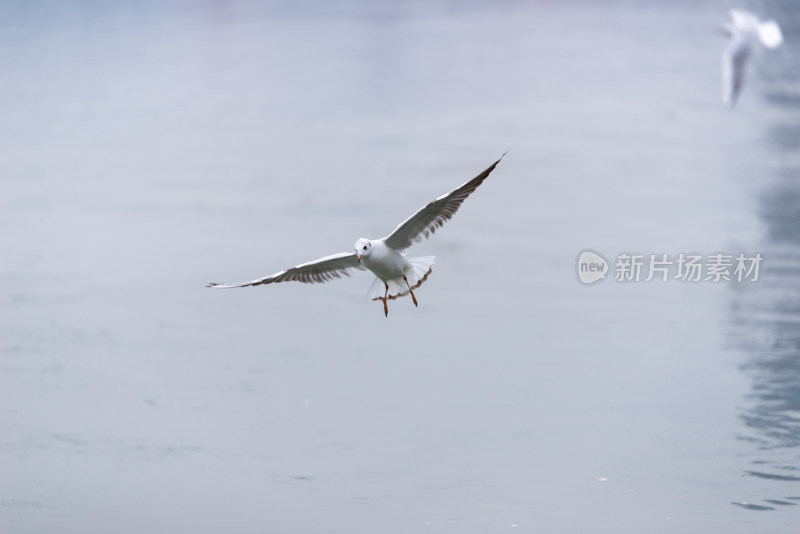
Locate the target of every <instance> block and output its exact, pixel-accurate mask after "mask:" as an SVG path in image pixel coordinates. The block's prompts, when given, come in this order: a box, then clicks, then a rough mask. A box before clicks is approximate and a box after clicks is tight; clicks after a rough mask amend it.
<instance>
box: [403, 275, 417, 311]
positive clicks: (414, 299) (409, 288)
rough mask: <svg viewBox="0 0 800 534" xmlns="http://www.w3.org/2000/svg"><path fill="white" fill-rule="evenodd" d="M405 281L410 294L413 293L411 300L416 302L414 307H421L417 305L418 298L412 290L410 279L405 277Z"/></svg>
mask: <svg viewBox="0 0 800 534" xmlns="http://www.w3.org/2000/svg"><path fill="white" fill-rule="evenodd" d="M403 280H405V281H406V287H408V292H409V293H411V300H413V301H414V306H419V304H417V297H415V296H414V291H413V290H412V289H411V285H410V284H409V283H408V278H406V275H403Z"/></svg>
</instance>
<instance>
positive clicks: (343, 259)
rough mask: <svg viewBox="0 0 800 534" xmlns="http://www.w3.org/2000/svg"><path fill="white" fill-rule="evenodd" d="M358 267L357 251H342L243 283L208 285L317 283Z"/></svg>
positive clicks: (224, 286)
mask: <svg viewBox="0 0 800 534" xmlns="http://www.w3.org/2000/svg"><path fill="white" fill-rule="evenodd" d="M353 269H356V270H360V271H363V270H364V267H362V266H361V265H360V264H359V263H358V256H356V253H355V252H340V253H339V254H332V255H331V256H325V257H324V258H320V259H318V260H314V261H309V262H307V263H301V264H300V265H296V266H294V267H290V268H289V269H286V270H284V271H281V272H278V273H275V274H271V275H269V276H265V277H264V278H259V279H258V280H253V281H251V282H244V283H241V284H215V283H211V284H208V285H207V286H206V287H217V288H229V287H248V286H258V285H261V284H274V283H277V282H303V283H304V284H316V283H322V282H329V281H331V280H333V279H334V278H341V277H342V276H350V271H351V270H353Z"/></svg>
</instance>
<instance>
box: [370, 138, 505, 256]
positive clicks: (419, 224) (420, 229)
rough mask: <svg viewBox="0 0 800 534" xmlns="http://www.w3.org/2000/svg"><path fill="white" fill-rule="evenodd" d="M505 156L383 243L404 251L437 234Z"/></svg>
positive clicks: (440, 198) (422, 212)
mask: <svg viewBox="0 0 800 534" xmlns="http://www.w3.org/2000/svg"><path fill="white" fill-rule="evenodd" d="M503 156H505V154H503ZM503 156H500V159H498V160H497V161H495V162H494V163H492V165H491V166H489V168H488V169H486V170H485V171H483V172H482V173H480V174H479V175H478V176H476V177H475V178H473V179H472V180H470V181H469V182H467V183H465V184H464V185H462V186H461V187H457V188H456V189H453V190H452V191H450V192H449V193H447V194H445V195H442V196H440V197H439V198H437V199H436V200H434V201H433V202H431V203H429V204H428V205H427V206H425V207H423V208H422V209H420V210H419V211H417V212H416V213H415V214H414V215H412V216H411V217H409V218H408V219H406V220H405V221H403V222H401V223H400V224H399V225H398V226H397V228H395V229H394V231H393V232H392V233H391V234H389V235H388V236H386V237H384V238H383V241H384V242H385V243H386V244H387V245H389V246H390V247H392V248H393V249H395V250H404V249H407V248H408V247H410V246H411V245H413V244H414V243H419V242H420V241H422V239H423V238H426V237H428V236H430V235H431V234H432V233H434V232H436V229H437V228H440V227H441V226H442V225H444V223H445V222H447V221H449V220H450V219H451V218H452V217H453V215H455V213H456V212H457V211H458V208H460V207H461V204H462V203H463V202H464V201H465V200H466V199H467V197H468V196H470V195H471V194H472V193H473V192H474V191H475V190H476V189H477V188H478V186H479V185H481V184H482V183H483V181H484V180H485V179H486V177H487V176H489V174H490V173H491V172H492V171H493V170H494V168H495V167H496V166H497V164H498V163H500V160H501V159H503Z"/></svg>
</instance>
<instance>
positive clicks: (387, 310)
mask: <svg viewBox="0 0 800 534" xmlns="http://www.w3.org/2000/svg"><path fill="white" fill-rule="evenodd" d="M383 285H385V286H386V292H385V293H384V294H383V316H384V317H389V306H388V305H387V304H386V300H387V298H388V296H389V284H387V283H386V282H384V283H383Z"/></svg>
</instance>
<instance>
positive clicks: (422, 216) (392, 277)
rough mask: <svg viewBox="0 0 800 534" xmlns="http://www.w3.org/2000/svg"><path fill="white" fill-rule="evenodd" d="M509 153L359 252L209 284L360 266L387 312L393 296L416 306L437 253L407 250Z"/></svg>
mask: <svg viewBox="0 0 800 534" xmlns="http://www.w3.org/2000/svg"><path fill="white" fill-rule="evenodd" d="M503 156H505V153H504V154H503ZM503 156H500V159H498V160H497V161H495V162H494V163H492V164H491V165H490V166H489V168H488V169H486V170H485V171H483V172H482V173H480V174H479V175H478V176H476V177H475V178H473V179H472V180H470V181H469V182H467V183H465V184H464V185H462V186H460V187H457V188H455V189H453V190H452V191H450V192H449V193H447V194H444V195H442V196H440V197H439V198H437V199H436V200H433V201H432V202H430V203H428V204H427V205H426V206H424V207H422V208H421V209H419V210H418V211H417V212H416V213H415V214H414V215H412V216H411V217H409V218H408V219H406V220H405V221H403V222H401V223H400V224H399V225H398V226H397V228H395V229H394V231H392V233H391V234H389V235H387V236H386V237H382V238H380V239H367V238H365V237H362V238H361V239H359V240H358V241H356V243H355V245H354V247H355V251H354V252H340V253H338V254H332V255H330V256H325V257H323V258H319V259H318V260H314V261H310V262H307V263H301V264H300V265H296V266H294V267H290V268H288V269H284V270H283V271H280V272H277V273H275V274H271V275H269V276H265V277H264V278H259V279H258V280H253V281H250V282H244V283H241V284H216V283H212V284H208V286H207V287H215V288H231V287H248V286H258V285H261V284H273V283H277V282H290V281H293V282H303V283H306V284H313V283H322V282H328V281H330V280H333V279H334V278H341V277H342V275H344V276H350V273H351V272H352V271H355V270H359V271H364V270H369V271H372V273H373V274H374V275H375V277H376V278H375V281H374V282H373V284H372V287H371V288H370V292H369V297H370V298H372V300H380V301H382V302H383V313H384V315H385V316H386V317H388V316H389V306H388V305H387V301H389V300H394V299H397V298H400V297H404V296H406V295H411V299H412V300H413V301H414V306H417V305H418V304H417V297H416V295H414V290H415V289H417V288H418V287H419V286H421V285H422V284H423V282H425V281H426V280H427V279H428V276H429V275H430V274H431V271H432V268H433V262H434V261H435V260H436V257H435V256H422V257H417V258H406V256H405V252H404V251H405V250H406V249H408V248H409V247H410V246H411V245H413V244H414V243H419V242H420V241H422V240H423V238H427V237H429V236H430V235H431V234H433V233H434V232H436V230H437V229H438V228H440V227H441V226H442V225H444V223H445V222H447V221H449V220H450V219H451V218H452V217H453V215H455V213H456V212H457V211H458V208H460V207H461V204H462V203H463V202H464V200H466V199H467V197H468V196H470V195H471V194H472V193H473V192H474V191H475V190H476V189H477V188H478V186H479V185H481V184H482V183H483V181H484V180H485V179H486V177H487V176H489V174H490V173H491V172H492V171H493V170H494V168H495V167H496V166H497V164H498V163H500V160H501V159H503ZM381 290H383V291H381ZM381 293H383V295H381Z"/></svg>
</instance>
